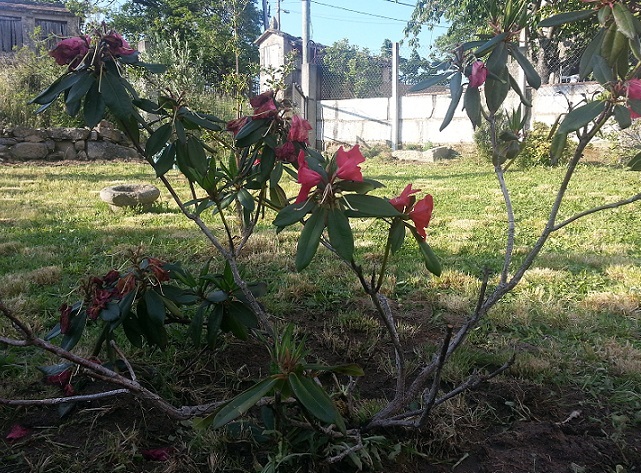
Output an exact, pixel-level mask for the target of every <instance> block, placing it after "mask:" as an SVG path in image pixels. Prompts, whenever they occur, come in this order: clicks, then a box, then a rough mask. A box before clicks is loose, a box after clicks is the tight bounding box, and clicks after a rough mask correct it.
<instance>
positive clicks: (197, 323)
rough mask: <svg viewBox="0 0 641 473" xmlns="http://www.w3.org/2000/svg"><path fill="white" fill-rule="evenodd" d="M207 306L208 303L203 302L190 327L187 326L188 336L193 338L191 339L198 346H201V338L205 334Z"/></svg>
mask: <svg viewBox="0 0 641 473" xmlns="http://www.w3.org/2000/svg"><path fill="white" fill-rule="evenodd" d="M206 308H207V304H201V305H200V306H199V307H198V309H197V310H196V313H195V314H194V316H193V317H192V319H191V322H190V323H189V327H188V328H187V336H188V337H189V338H191V341H192V342H193V344H194V345H195V346H196V348H199V347H200V339H201V338H202V335H203V322H204V316H205V309H206Z"/></svg>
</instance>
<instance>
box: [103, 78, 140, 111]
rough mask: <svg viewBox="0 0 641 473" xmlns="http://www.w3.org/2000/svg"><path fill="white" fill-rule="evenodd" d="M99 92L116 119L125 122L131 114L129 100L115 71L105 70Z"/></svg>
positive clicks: (131, 108)
mask: <svg viewBox="0 0 641 473" xmlns="http://www.w3.org/2000/svg"><path fill="white" fill-rule="evenodd" d="M100 92H101V94H102V98H103V100H104V101H105V104H106V105H107V107H108V108H109V110H111V112H112V113H113V114H114V115H115V116H116V118H119V119H121V120H125V119H127V118H128V117H130V116H131V114H132V112H133V107H132V105H131V98H130V97H129V94H128V93H127V89H125V87H124V86H123V84H122V78H121V77H120V76H119V75H118V72H117V71H114V72H112V71H110V70H109V69H108V68H107V69H106V70H105V71H104V72H103V74H102V81H101V84H100Z"/></svg>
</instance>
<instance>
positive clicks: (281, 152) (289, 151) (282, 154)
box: [274, 141, 296, 163]
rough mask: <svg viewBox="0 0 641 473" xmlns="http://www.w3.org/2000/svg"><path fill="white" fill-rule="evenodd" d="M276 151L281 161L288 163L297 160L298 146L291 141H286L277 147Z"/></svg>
mask: <svg viewBox="0 0 641 473" xmlns="http://www.w3.org/2000/svg"><path fill="white" fill-rule="evenodd" d="M274 152H275V153H276V157H277V158H278V159H280V160H281V161H285V162H287V163H294V162H296V147H295V146H294V143H292V142H291V141H285V143H283V144H282V145H280V146H279V147H277V148H276V149H275V150H274Z"/></svg>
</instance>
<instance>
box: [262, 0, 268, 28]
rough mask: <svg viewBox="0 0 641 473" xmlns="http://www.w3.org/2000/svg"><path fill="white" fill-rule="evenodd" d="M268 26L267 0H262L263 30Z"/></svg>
mask: <svg viewBox="0 0 641 473" xmlns="http://www.w3.org/2000/svg"><path fill="white" fill-rule="evenodd" d="M268 28H269V7H268V6H267V0H263V31H264V30H267V29H268Z"/></svg>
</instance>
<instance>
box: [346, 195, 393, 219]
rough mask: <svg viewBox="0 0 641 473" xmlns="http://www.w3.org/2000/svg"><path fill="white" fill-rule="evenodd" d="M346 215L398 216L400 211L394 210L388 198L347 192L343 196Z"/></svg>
mask: <svg viewBox="0 0 641 473" xmlns="http://www.w3.org/2000/svg"><path fill="white" fill-rule="evenodd" d="M343 201H344V202H345V206H346V207H347V210H345V215H346V216H347V217H398V216H400V215H401V213H400V212H399V211H398V210H396V209H395V208H394V207H393V206H392V204H390V203H389V200H386V199H381V198H380V197H376V196H373V195H362V194H347V195H344V196H343Z"/></svg>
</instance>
